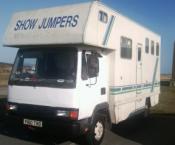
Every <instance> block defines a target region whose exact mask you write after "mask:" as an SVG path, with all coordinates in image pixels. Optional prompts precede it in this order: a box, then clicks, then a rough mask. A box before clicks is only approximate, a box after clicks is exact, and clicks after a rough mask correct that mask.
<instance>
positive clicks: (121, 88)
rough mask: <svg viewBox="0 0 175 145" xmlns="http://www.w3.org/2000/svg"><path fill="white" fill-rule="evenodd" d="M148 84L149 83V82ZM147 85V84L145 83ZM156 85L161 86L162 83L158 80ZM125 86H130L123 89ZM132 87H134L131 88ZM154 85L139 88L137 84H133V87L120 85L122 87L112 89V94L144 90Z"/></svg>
mask: <svg viewBox="0 0 175 145" xmlns="http://www.w3.org/2000/svg"><path fill="white" fill-rule="evenodd" d="M147 85H148V84H147ZM144 86H145V85H144ZM154 87H160V83H159V82H157V83H155V84H154ZM123 88H128V90H127V89H123ZM131 88H132V89H131ZM151 88H152V85H149V86H147V87H141V88H138V87H136V86H135V85H133V86H131V87H120V88H111V89H110V94H111V95H118V94H125V93H130V92H136V91H142V90H147V89H151Z"/></svg>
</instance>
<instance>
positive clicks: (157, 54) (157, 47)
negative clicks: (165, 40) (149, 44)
mask: <svg viewBox="0 0 175 145" xmlns="http://www.w3.org/2000/svg"><path fill="white" fill-rule="evenodd" d="M159 49H160V46H159V43H156V56H159Z"/></svg>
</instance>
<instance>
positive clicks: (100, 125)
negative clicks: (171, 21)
mask: <svg viewBox="0 0 175 145" xmlns="http://www.w3.org/2000/svg"><path fill="white" fill-rule="evenodd" d="M104 134H105V117H102V116H99V115H98V116H96V117H95V118H94V120H93V123H92V126H91V128H90V130H89V132H88V133H87V135H86V139H87V144H88V145H100V144H101V142H102V140H103V138H104Z"/></svg>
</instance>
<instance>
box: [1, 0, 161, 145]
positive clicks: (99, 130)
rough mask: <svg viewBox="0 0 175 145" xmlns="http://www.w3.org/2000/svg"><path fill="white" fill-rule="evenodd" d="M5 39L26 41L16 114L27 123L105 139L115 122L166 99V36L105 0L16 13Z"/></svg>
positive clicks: (13, 81)
mask: <svg viewBox="0 0 175 145" xmlns="http://www.w3.org/2000/svg"><path fill="white" fill-rule="evenodd" d="M4 46H8V47H15V48H19V51H18V53H17V56H16V59H15V63H14V65H13V70H12V73H11V76H10V79H9V84H8V104H7V109H8V116H10V117H14V118H18V119H19V120H20V123H21V124H22V125H24V126H26V127H33V128H36V129H41V128H43V129H44V128H46V127H49V128H51V127H54V128H58V129H59V130H61V129H64V130H66V131H68V132H69V133H71V134H72V135H81V134H85V136H86V138H87V142H88V144H89V145H99V144H100V143H101V142H102V139H103V137H104V133H105V125H106V124H107V123H109V124H117V123H119V122H121V121H123V120H126V119H127V118H129V117H131V116H133V115H135V114H136V113H138V112H140V111H141V110H145V113H146V112H148V110H149V108H150V107H152V106H154V105H156V104H158V102H159V93H160V46H161V38H160V36H159V35H157V34H156V33H154V32H152V31H150V30H149V29H147V28H145V27H143V26H141V25H140V24H138V23H136V22H134V21H132V20H131V19H129V18H127V17H125V16H123V15H122V14H120V13H118V12H116V11H114V10H112V9H110V8H109V7H107V6H105V5H104V4H102V3H101V2H98V1H96V2H88V3H81V4H74V5H68V6H61V7H54V8H47V9H39V10H34V11H27V12H18V13H15V14H14V15H13V17H12V19H11V22H10V24H9V26H8V28H7V31H6V33H5V37H4ZM106 122H107V123H106Z"/></svg>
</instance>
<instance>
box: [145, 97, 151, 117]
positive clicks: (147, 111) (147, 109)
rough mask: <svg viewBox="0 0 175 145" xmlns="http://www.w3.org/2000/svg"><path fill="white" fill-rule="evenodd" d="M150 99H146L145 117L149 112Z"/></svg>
mask: <svg viewBox="0 0 175 145" xmlns="http://www.w3.org/2000/svg"><path fill="white" fill-rule="evenodd" d="M150 108H151V101H150V98H147V99H146V103H145V112H144V117H145V118H147V117H148V116H149V114H150Z"/></svg>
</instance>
